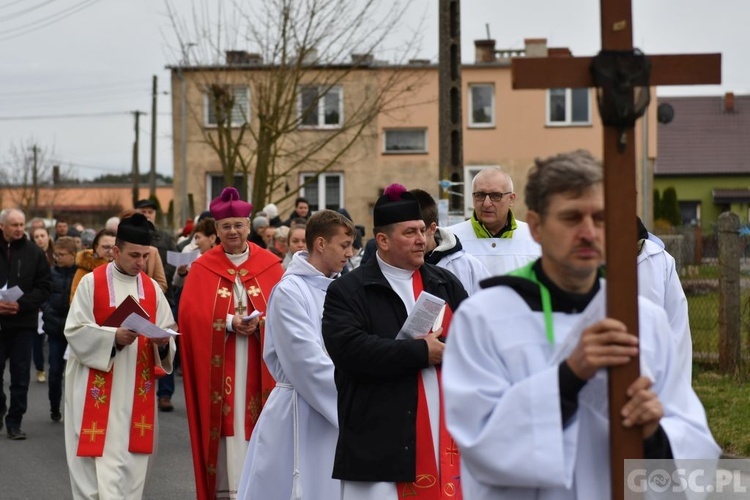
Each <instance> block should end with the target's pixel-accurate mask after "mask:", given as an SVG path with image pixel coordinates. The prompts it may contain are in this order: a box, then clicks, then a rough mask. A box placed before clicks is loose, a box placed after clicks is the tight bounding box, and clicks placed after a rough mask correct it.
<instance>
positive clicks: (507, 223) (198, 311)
mask: <svg viewBox="0 0 750 500" xmlns="http://www.w3.org/2000/svg"><path fill="white" fill-rule="evenodd" d="M602 179H603V172H602V166H601V163H600V162H599V161H597V160H596V159H594V158H593V157H592V156H591V155H590V154H589V153H587V152H584V151H575V152H571V153H564V154H560V155H557V156H553V157H551V158H547V159H543V160H537V161H536V162H535V164H534V165H533V166H532V168H531V169H530V171H529V176H528V179H527V182H526V188H525V192H524V199H525V202H526V204H527V206H528V212H527V220H526V221H521V220H519V219H518V218H517V217H516V214H515V213H514V210H513V206H514V204H515V201H516V192H515V191H514V187H513V181H512V179H511V178H510V176H509V175H508V174H507V173H505V172H503V171H502V170H501V169H485V170H482V171H481V172H480V173H479V174H478V175H477V176H476V177H475V178H474V179H473V180H472V182H471V193H470V196H471V199H472V201H473V208H474V210H473V213H472V216H471V217H470V218H469V219H468V220H467V221H465V222H462V223H460V224H458V225H455V226H451V227H440V226H439V225H438V220H437V205H436V202H435V200H434V199H433V198H432V196H431V195H430V194H429V193H427V192H426V191H424V190H421V189H417V188H415V189H411V190H408V189H407V188H406V187H404V186H402V185H400V184H393V185H391V186H388V188H386V189H385V191H384V193H383V194H382V196H380V197H379V198H378V200H377V202H376V203H375V205H374V208H373V222H374V228H373V230H372V234H373V238H372V239H371V240H370V241H369V242H367V243H366V244H363V241H362V239H363V236H364V231H363V228H362V227H361V226H356V225H355V224H354V223H353V221H352V220H351V217H349V214H348V213H347V212H346V210H344V209H341V210H339V211H332V210H319V211H316V212H315V213H311V210H310V205H309V203H308V202H307V200H305V199H304V198H298V199H297V200H295V203H294V210H293V212H292V214H291V215H290V217H289V218H288V219H286V220H284V221H282V218H281V217H280V216H279V211H278V208H277V207H276V206H275V205H273V204H269V205H267V206H265V207H263V209H262V210H253V206H252V205H251V204H250V203H248V202H247V201H245V200H242V199H241V197H240V195H239V192H238V191H237V190H236V189H235V188H233V187H228V188H225V189H224V190H223V191H222V193H221V194H220V196H218V197H217V198H215V199H213V200H212V201H211V203H210V205H209V210H208V211H206V212H204V213H202V214H201V215H200V216H199V217H198V218H196V219H195V220H190V221H188V223H187V224H186V226H185V228H184V229H183V231H182V232H181V234H180V238H177V239H175V238H174V237H173V235H171V234H170V233H169V232H167V231H164V230H159V229H158V228H157V227H156V225H155V220H156V214H157V207H156V205H155V204H154V203H153V202H151V201H149V200H142V201H140V202H138V203H137V204H136V206H135V207H134V210H129V211H125V212H123V213H122V214H120V216H119V217H118V218H115V219H113V220H110V221H108V222H107V224H106V226H105V227H104V228H102V229H101V230H99V231H98V232H95V231H90V230H82V228H81V229H79V228H76V227H75V226H72V225H71V226H70V227H68V224H67V223H66V222H65V221H63V220H61V219H58V220H57V223H56V225H55V228H54V234H53V235H52V236H50V235H49V234H48V232H47V228H46V227H44V225H43V221H42V225H41V226H38V221H37V220H32V221H30V222H31V224H30V227H29V228H28V236H27V233H26V232H25V230H26V229H27V228H26V224H25V223H26V220H25V215H24V214H23V213H22V212H21V211H19V210H15V209H9V210H3V211H2V212H0V227H1V228H2V233H1V234H0V243H1V244H2V246H3V252H0V282H1V284H2V285H3V288H2V291H3V292H8V291H10V290H11V289H13V288H14V287H16V286H18V287H20V289H21V291H22V292H23V295H21V296H20V297H17V298H15V299H8V298H3V299H2V300H0V363H1V364H2V366H0V368H1V369H0V374H2V373H3V372H4V367H5V364H6V362H7V363H8V365H9V367H10V398H9V404H7V402H8V398H6V395H5V391H4V390H3V391H2V393H1V394H0V414H1V415H2V417H3V418H2V419H0V426H2V425H5V427H6V429H7V435H8V437H9V438H10V439H12V440H23V439H25V438H26V435H25V434H24V432H23V430H22V429H21V423H22V418H23V415H24V413H25V410H26V393H27V391H28V385H29V381H30V378H31V371H32V369H31V361H32V359H33V362H34V367H35V370H36V374H37V376H36V380H37V381H38V382H40V383H44V382H46V383H48V384H49V401H50V418H51V419H52V420H53V421H55V422H60V421H62V422H63V424H64V428H65V443H66V455H67V461H68V466H69V469H70V480H71V487H72V491H73V496H74V497H75V498H77V499H78V498H86V499H88V498H127V499H131V498H132V499H137V498H141V497H142V495H143V491H144V487H145V483H146V480H147V477H148V474H147V472H148V468H149V464H150V463H151V460H152V459H153V455H154V453H155V451H156V448H155V446H154V444H155V442H156V438H157V431H158V425H157V420H158V412H159V411H162V412H169V411H172V409H173V405H172V401H171V398H172V394H173V393H174V390H175V389H174V387H175V384H174V375H175V371H177V370H178V369H179V370H181V374H182V376H183V385H184V389H185V402H186V407H187V408H186V409H187V415H188V422H189V433H190V439H191V450H192V459H193V466H194V467H193V468H194V473H195V485H196V496H197V498H199V499H201V500H204V499H214V498H242V499H252V500H255V499H263V500H267V499H279V500H288V499H290V498H291V499H311V500H317V499H321V500H327V499H342V500H363V499H364V500H367V499H373V500H391V499H393V500H396V499H400V498H406V497H411V496H414V497H416V498H425V499H430V500H433V499H443V498H466V499H500V498H509V499H516V498H539V497H543V498H555V499H557V498H559V499H588V498H606V497H608V496H609V491H610V487H611V486H610V479H609V458H608V457H609V455H608V448H609V441H608V437H607V436H608V430H609V427H610V423H611V422H610V421H609V418H610V417H609V413H608V411H607V401H606V392H607V391H606V383H607V382H606V368H608V367H612V366H618V365H621V364H624V363H627V362H629V361H630V360H631V359H633V358H639V359H640V363H641V366H642V368H643V376H642V377H640V378H638V379H637V380H634V381H633V382H632V385H631V386H630V387H629V388H628V402H627V403H626V405H625V406H624V407H623V408H622V411H621V422H620V423H621V424H622V425H624V426H626V427H633V426H636V427H639V428H640V429H641V430H642V439H643V450H644V456H645V457H646V458H660V459H682V458H705V459H715V458H718V456H719V452H720V450H719V448H718V446H717V445H716V443H715V442H714V439H713V437H712V435H711V432H710V430H709V428H708V424H707V421H706V416H705V412H704V410H703V407H702V405H701V403H700V401H699V400H698V398H697V396H696V395H695V393H694V392H693V390H692V388H691V385H690V384H691V377H690V370H691V368H690V365H691V359H690V357H691V353H690V345H691V341H690V330H689V325H688V322H687V303H686V300H685V296H684V293H683V292H682V289H681V286H679V279H678V278H677V275H676V273H675V269H674V259H672V258H671V256H669V254H668V253H666V251H665V250H664V245H663V244H661V242H660V240H659V239H658V238H657V237H655V236H654V235H653V234H651V233H649V232H648V231H647V230H646V228H645V227H643V225H642V224H641V223H640V221H638V223H639V228H640V231H639V241H638V242H633V248H634V251H633V255H634V258H635V257H636V255H637V256H638V257H637V259H638V269H639V277H640V281H639V291H640V294H641V295H642V298H641V299H639V300H640V302H639V305H640V313H639V323H640V328H641V334H640V338H638V337H636V336H634V335H632V334H631V333H629V332H628V331H627V328H626V326H625V325H624V324H622V323H621V322H619V321H617V320H615V319H612V318H606V317H605V315H604V312H603V309H602V311H600V312H597V311H598V309H593V308H595V307H597V304H599V303H600V302H601V301H602V300H603V299H602V294H603V293H604V290H605V288H606V280H605V279H604V277H603V274H602V268H603V264H604V259H605V255H604V226H605V220H604V197H603V183H602ZM467 195H468V194H467ZM634 218H635V216H634ZM634 222H635V221H634ZM170 251H173V252H193V254H194V255H195V256H196V258H195V260H193V261H192V262H191V263H190V264H183V265H180V266H178V267H174V266H172V265H170V264H168V252H170ZM3 297H5V296H3ZM425 298H427V299H428V300H429V301H432V303H438V304H442V305H441V306H440V307H439V311H438V310H436V311H433V312H435V313H436V314H435V317H434V320H433V319H431V320H430V324H429V325H426V326H425V325H420V326H417V327H413V326H412V325H413V324H419V321H414V322H413V321H412V320H414V319H415V317H416V316H419V317H420V318H422V319H423V316H424V314H425V311H426V310H427V309H429V308H426V309H425V308H423V307H422V306H421V304H422V301H423V300H424V299H425ZM122 309H125V310H126V311H127V312H135V313H136V314H138V315H141V316H143V317H144V318H146V319H147V320H148V321H149V322H150V323H152V324H153V325H155V326H156V327H158V328H157V329H156V330H157V331H159V332H162V334H159V335H148V336H147V335H143V333H144V332H141V331H134V330H133V328H134V327H132V326H130V327H128V326H129V325H128V326H124V325H123V324H122V318H120V316H119V314H118V313H119V312H120V311H121V310H122ZM592 310H593V311H594V312H591V311H592ZM582 322H583V323H582ZM142 328H143V329H144V331H145V327H142ZM413 328H417V329H418V330H417V331H414V330H413ZM169 329H174V330H177V331H179V332H180V335H179V337H176V336H173V335H170V334H169ZM38 332H39V333H42V334H46V337H47V343H48V353H49V357H48V369H45V364H44V359H43V357H42V354H43V349H42V347H43V343H42V341H43V338H44V336H43V335H40V334H39V333H38ZM164 332H166V333H164ZM176 338H179V345H178V344H177V343H176V342H175V339H176ZM178 366H179V368H177V367H178ZM63 370H64V386H65V387H64V391H63Z"/></svg>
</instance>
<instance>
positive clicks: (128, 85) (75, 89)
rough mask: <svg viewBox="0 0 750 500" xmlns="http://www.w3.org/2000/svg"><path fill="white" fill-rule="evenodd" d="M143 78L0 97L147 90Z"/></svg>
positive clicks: (15, 92) (23, 91) (27, 91)
mask: <svg viewBox="0 0 750 500" xmlns="http://www.w3.org/2000/svg"><path fill="white" fill-rule="evenodd" d="M143 81H144V80H143V79H142V78H139V79H138V80H127V81H122V82H110V83H103V84H96V85H79V86H75V87H57V88H46V89H39V90H28V89H27V90H18V91H8V92H0V97H24V96H31V97H36V96H38V95H42V94H62V93H68V92H83V91H87V92H88V91H92V90H111V89H113V88H120V87H125V88H136V87H137V88H143V89H144V90H149V91H150V89H148V87H147V86H145V85H143ZM133 84H140V85H133Z"/></svg>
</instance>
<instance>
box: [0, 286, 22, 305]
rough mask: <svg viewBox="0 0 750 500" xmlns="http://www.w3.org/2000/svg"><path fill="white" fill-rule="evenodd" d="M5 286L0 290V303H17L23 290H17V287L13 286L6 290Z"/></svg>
mask: <svg viewBox="0 0 750 500" xmlns="http://www.w3.org/2000/svg"><path fill="white" fill-rule="evenodd" d="M7 286H8V285H5V286H4V287H3V288H2V289H0V301H3V302H17V301H18V299H20V298H21V297H22V296H23V290H21V289H20V288H18V286H14V287H11V288H7Z"/></svg>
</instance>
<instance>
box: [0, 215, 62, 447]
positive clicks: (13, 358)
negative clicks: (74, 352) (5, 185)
mask: <svg viewBox="0 0 750 500" xmlns="http://www.w3.org/2000/svg"><path fill="white" fill-rule="evenodd" d="M25 223H26V216H25V215H24V213H23V212H21V211H20V210H16V209H5V210H3V211H1V212H0V230H1V231H0V247H1V248H2V250H1V251H0V288H2V289H3V290H10V289H12V288H14V287H19V288H20V289H21V291H22V292H23V295H22V296H21V297H19V298H18V299H16V300H10V299H8V298H5V299H0V429H2V427H3V417H5V425H6V427H7V432H8V438H9V439H12V440H14V441H19V440H23V439H26V433H25V432H23V431H22V430H21V421H22V420H23V415H24V414H25V413H26V402H27V397H28V392H29V378H30V371H31V351H32V345H33V341H34V337H35V336H36V335H37V328H38V324H39V314H38V312H39V308H40V307H41V306H42V304H43V303H44V301H45V300H47V297H48V296H49V290H50V277H49V272H50V267H49V262H47V257H46V256H45V255H44V252H42V249H41V248H39V247H38V246H37V245H36V243H34V242H33V241H30V240H29V239H28V238H27V237H26V233H24V226H25ZM6 360H7V361H8V364H9V365H10V405H8V404H6V401H7V398H6V396H5V390H4V389H3V385H2V378H3V372H4V371H5V361H6ZM6 412H7V416H6V415H5V414H6Z"/></svg>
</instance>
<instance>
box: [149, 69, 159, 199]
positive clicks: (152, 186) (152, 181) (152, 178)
mask: <svg viewBox="0 0 750 500" xmlns="http://www.w3.org/2000/svg"><path fill="white" fill-rule="evenodd" d="M156 94H157V78H156V75H154V79H153V84H152V90H151V171H150V172H149V176H148V193H149V197H150V198H152V199H153V198H154V197H155V196H156Z"/></svg>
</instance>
